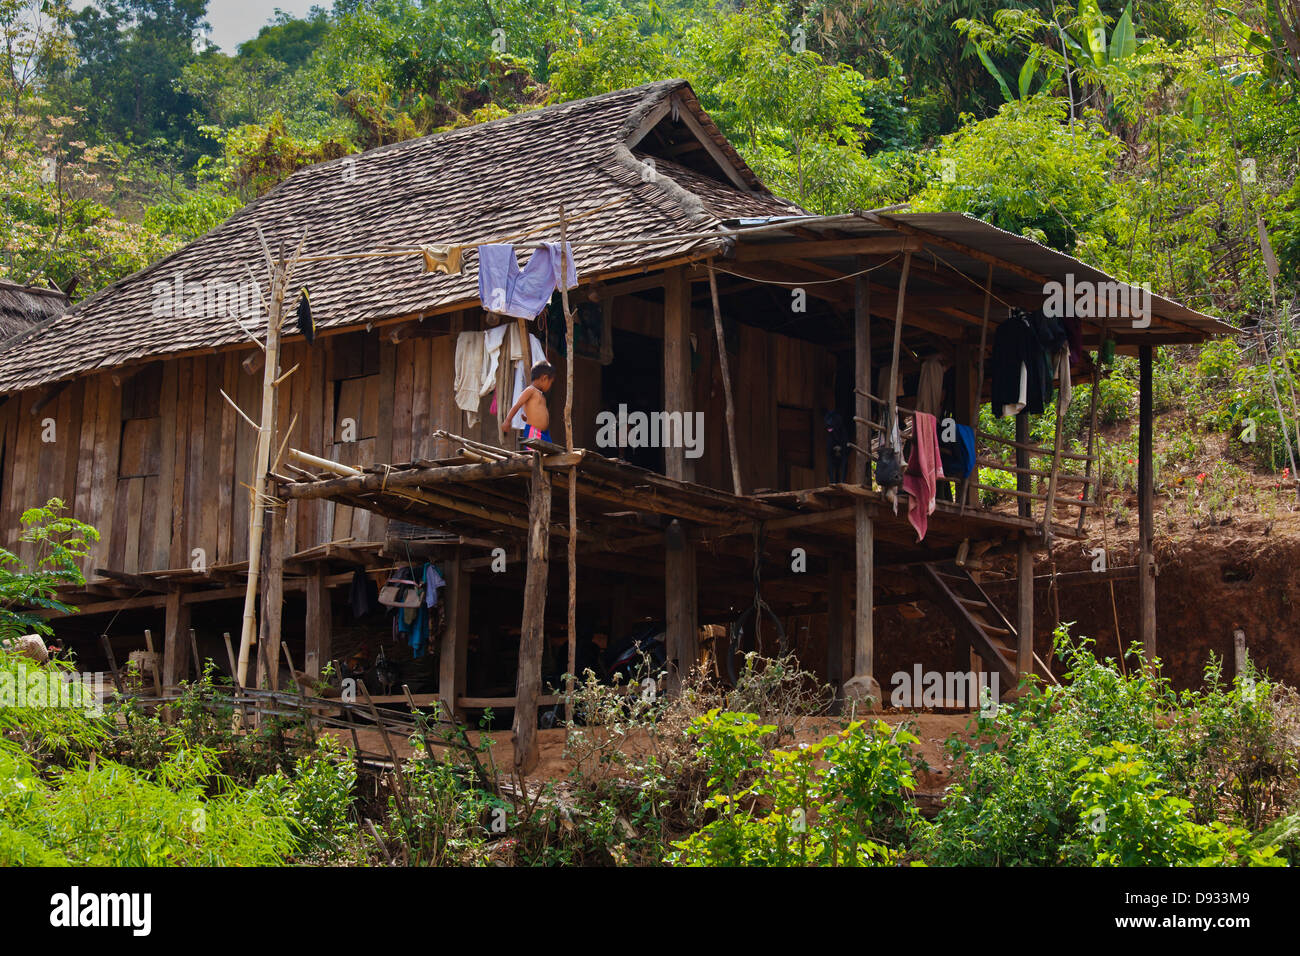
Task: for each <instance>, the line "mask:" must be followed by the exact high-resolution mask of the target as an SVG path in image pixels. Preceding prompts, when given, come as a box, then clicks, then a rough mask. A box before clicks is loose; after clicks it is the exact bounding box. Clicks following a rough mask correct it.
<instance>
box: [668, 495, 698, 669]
mask: <svg viewBox="0 0 1300 956" xmlns="http://www.w3.org/2000/svg"><path fill="white" fill-rule="evenodd" d="M664 545H665V547H664V608H665V614H664V621H665V624H666V628H667V634H666V635H665V640H666V643H667V646H668V693H670V694H676V693H677V692H678V691H680V690H681V686H682V680H683V678H685V677H686V676H687V675H688V674H689V673H690V672H691V671H693V670H694V669H695V665H696V662H697V661H698V660H699V657H700V653H699V593H698V591H697V589H696V587H697V582H696V574H695V545H694V543H693V542H692V541H691V540H690V538H689V536H688V535H687V534H686V529H685V528H684V527H682V523H681V522H680V521H678V520H677V519H675V518H674V519H673V520H672V521H670V522H669V523H668V530H667V532H666V533H665V535H664Z"/></svg>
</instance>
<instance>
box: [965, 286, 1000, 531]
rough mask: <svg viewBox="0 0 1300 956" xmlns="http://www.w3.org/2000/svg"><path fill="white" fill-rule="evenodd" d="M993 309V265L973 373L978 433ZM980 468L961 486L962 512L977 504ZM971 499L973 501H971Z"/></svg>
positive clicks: (973, 421)
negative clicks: (968, 504) (976, 366)
mask: <svg viewBox="0 0 1300 956" xmlns="http://www.w3.org/2000/svg"><path fill="white" fill-rule="evenodd" d="M992 307H993V264H992V263H990V264H989V271H988V277H987V278H986V279H985V280H984V321H983V322H981V323H980V350H979V371H977V372H976V373H975V414H974V415H972V416H971V423H970V427H971V428H972V429H973V430H974V431H976V432H978V431H979V428H980V406H981V405H982V404H983V398H984V349H985V348H986V346H987V344H988V337H989V312H990V311H992ZM979 483H980V466H979V465H977V464H975V465H972V466H971V473H970V474H969V475H968V476H967V477H966V478H965V480H964V481H963V482H962V485H961V508H962V511H963V512H964V511H965V510H966V505H967V503H968V502H969V503H970V504H972V505H977V504H979V499H980V492H979V487H978V485H979ZM972 499H973V500H972Z"/></svg>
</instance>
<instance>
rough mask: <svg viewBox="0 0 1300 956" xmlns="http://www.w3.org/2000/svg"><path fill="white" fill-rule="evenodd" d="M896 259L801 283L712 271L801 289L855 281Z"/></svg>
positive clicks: (726, 271) (718, 268)
mask: <svg viewBox="0 0 1300 956" xmlns="http://www.w3.org/2000/svg"><path fill="white" fill-rule="evenodd" d="M897 258H898V256H891V257H890V258H889V259H886V260H885V261H884V262H882V263H880V264H879V265H875V266H872V267H871V268H869V269H860V270H858V271H857V272H849V273H846V274H845V275H842V276H835V277H833V278H830V279H805V280H803V281H801V282H785V281H782V280H780V279H760V278H758V277H757V276H750V275H745V274H744V273H743V272H732V271H730V270H729V269H723V268H722V267H721V266H717V265H715V266H714V267H713V269H714V271H715V272H721V273H723V274H725V275H729V276H735V277H736V278H737V279H748V280H750V281H751V282H757V283H759V284H761V285H780V286H789V287H791V288H803V287H804V286H806V285H827V284H829V283H832V282H843V281H844V280H845V279H856V278H857V277H858V276H864V275H866V274H867V273H868V272H875V271H876V270H877V269H883V268H884V267H885V266H887V265H889V264H890V263H891V262H893V261H894V260H896V259H897Z"/></svg>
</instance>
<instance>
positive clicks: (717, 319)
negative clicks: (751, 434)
mask: <svg viewBox="0 0 1300 956" xmlns="http://www.w3.org/2000/svg"><path fill="white" fill-rule="evenodd" d="M709 293H710V295H712V297H713V333H714V335H715V336H717V339H718V364H719V365H720V366H721V369H722V394H723V396H724V397H725V398H726V401H727V442H728V444H729V445H730V447H731V484H732V487H733V488H734V489H735V492H736V494H738V495H743V494H744V493H745V491H744V487H743V485H741V482H740V453H739V451H737V449H736V405H735V400H734V399H733V398H732V395H731V369H730V367H729V366H730V363H729V361H728V359H727V341H726V336H725V334H724V333H723V331H722V307H721V306H720V305H719V304H718V280H717V277H716V276H715V275H714V273H713V260H712V259H710V260H709Z"/></svg>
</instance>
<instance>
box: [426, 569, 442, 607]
mask: <svg viewBox="0 0 1300 956" xmlns="http://www.w3.org/2000/svg"><path fill="white" fill-rule="evenodd" d="M446 586H447V582H446V581H445V580H443V577H442V575H441V574H439V573H438V568H437V567H436V566H435V565H434V564H433V562H432V561H431V562H429V563H428V564H426V565H425V566H424V604H425V606H426V607H437V606H438V589H439V588H443V587H446Z"/></svg>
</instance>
